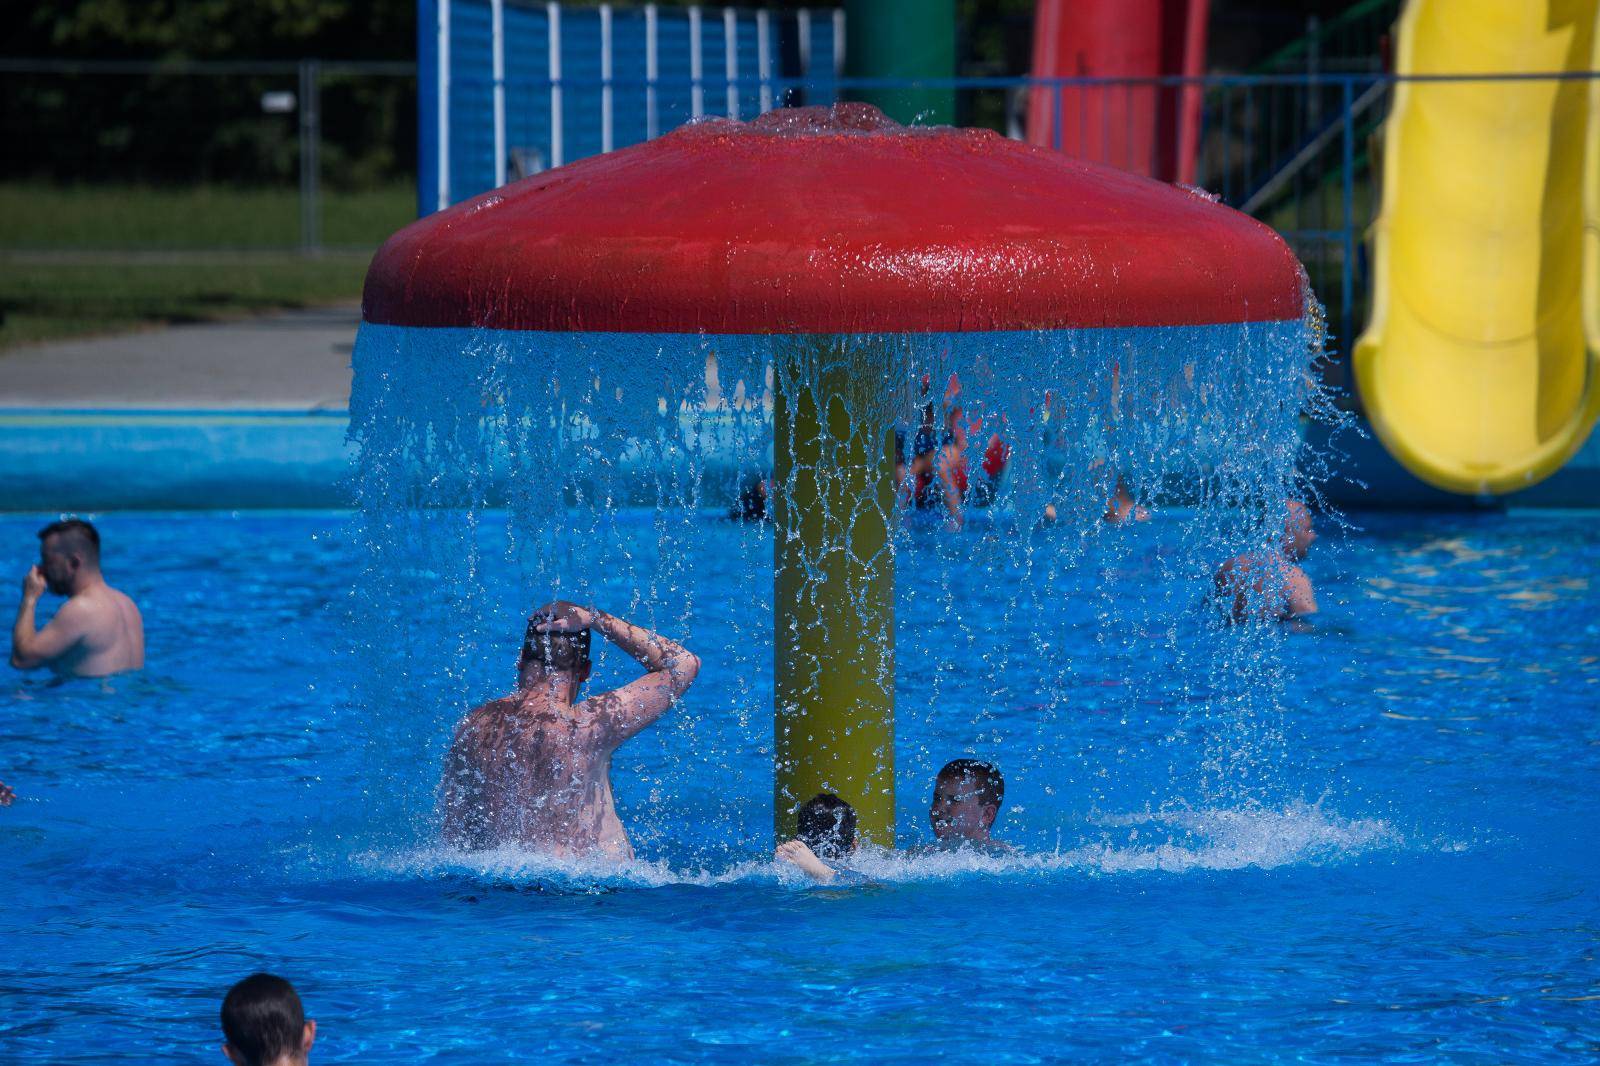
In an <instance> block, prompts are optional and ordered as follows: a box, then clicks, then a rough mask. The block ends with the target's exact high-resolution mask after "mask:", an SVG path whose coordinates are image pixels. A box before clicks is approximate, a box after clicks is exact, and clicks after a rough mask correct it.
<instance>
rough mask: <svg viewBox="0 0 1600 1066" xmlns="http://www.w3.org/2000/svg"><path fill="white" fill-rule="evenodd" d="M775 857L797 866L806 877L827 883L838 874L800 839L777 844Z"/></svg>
mask: <svg viewBox="0 0 1600 1066" xmlns="http://www.w3.org/2000/svg"><path fill="white" fill-rule="evenodd" d="M777 858H779V859H782V860H783V861H784V862H786V863H789V864H790V865H792V866H798V867H799V868H800V869H801V870H802V871H803V872H804V873H805V874H806V875H807V876H808V877H810V878H812V879H813V880H816V881H821V882H822V883H823V884H827V883H828V882H829V881H832V880H833V879H834V878H835V877H837V876H838V871H836V870H835V869H834V868H833V867H831V866H829V865H828V864H827V863H825V862H823V861H822V860H821V859H819V858H817V856H816V853H815V852H813V851H812V850H811V849H810V848H808V847H806V845H805V842H804V841H801V840H786V841H784V842H783V843H782V844H779V845H778V851H777Z"/></svg>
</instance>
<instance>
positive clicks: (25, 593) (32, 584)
mask: <svg viewBox="0 0 1600 1066" xmlns="http://www.w3.org/2000/svg"><path fill="white" fill-rule="evenodd" d="M45 587H46V586H45V580H44V571H43V570H40V569H39V567H38V565H37V564H36V565H34V566H30V567H28V576H26V577H24V578H23V579H22V598H23V599H25V600H38V599H39V598H40V597H42V596H43V595H44V590H45Z"/></svg>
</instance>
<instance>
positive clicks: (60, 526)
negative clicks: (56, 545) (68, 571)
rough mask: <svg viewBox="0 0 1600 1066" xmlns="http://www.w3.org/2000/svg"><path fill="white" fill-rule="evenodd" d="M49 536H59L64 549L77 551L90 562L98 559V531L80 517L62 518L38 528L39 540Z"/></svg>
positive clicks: (46, 538)
mask: <svg viewBox="0 0 1600 1066" xmlns="http://www.w3.org/2000/svg"><path fill="white" fill-rule="evenodd" d="M51 537H60V538H61V547H62V548H63V549H64V550H66V551H69V552H77V553H78V554H80V555H82V556H83V557H84V558H85V559H87V560H88V561H90V562H98V561H99V560H100V532H99V531H98V530H97V529H95V528H94V526H91V525H90V524H89V523H88V522H85V521H84V520H83V519H81V518H63V519H62V520H61V521H59V522H51V523H50V524H49V525H47V526H45V527H44V528H43V529H41V530H39V540H40V541H41V542H43V541H46V540H48V539H50V538H51Z"/></svg>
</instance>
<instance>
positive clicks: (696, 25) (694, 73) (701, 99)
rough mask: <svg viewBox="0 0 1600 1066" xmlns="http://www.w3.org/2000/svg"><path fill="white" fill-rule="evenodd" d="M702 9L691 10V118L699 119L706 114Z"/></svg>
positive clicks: (696, 7)
mask: <svg viewBox="0 0 1600 1066" xmlns="http://www.w3.org/2000/svg"><path fill="white" fill-rule="evenodd" d="M702 43H703V42H702V40H701V37H700V7H699V5H698V4H697V5H695V6H694V7H691V8H690V9H689V82H690V87H689V117H690V118H699V117H700V116H701V115H703V114H705V113H706V91H705V86H703V85H701V84H700V79H701V78H702V77H704V75H705V71H704V68H703V65H702V64H701V62H700V46H701V44H702Z"/></svg>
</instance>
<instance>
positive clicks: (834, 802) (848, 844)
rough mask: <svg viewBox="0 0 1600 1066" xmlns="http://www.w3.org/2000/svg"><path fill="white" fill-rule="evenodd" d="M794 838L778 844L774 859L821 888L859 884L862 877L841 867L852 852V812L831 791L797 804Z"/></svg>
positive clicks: (854, 824)
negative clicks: (793, 868) (795, 869)
mask: <svg viewBox="0 0 1600 1066" xmlns="http://www.w3.org/2000/svg"><path fill="white" fill-rule="evenodd" d="M797 816H798V823H799V824H798V826H797V829H798V835H797V836H796V837H795V839H793V840H787V841H785V842H783V843H782V844H779V845H778V850H777V853H776V858H778V859H780V860H782V861H784V862H787V863H789V864H791V865H793V866H795V867H798V868H799V869H800V870H802V871H804V873H805V874H806V876H808V877H810V878H811V879H812V880H813V881H818V882H820V883H822V884H825V885H841V884H862V883H864V882H865V881H866V878H865V877H863V876H862V875H861V874H859V873H857V872H856V871H854V870H852V869H850V868H849V867H847V866H845V865H843V862H844V860H845V859H847V858H849V857H850V856H851V855H852V854H854V853H855V850H856V811H855V808H854V807H852V806H850V804H848V803H846V802H845V801H844V800H842V799H840V798H839V797H838V796H835V795H834V794H833V793H832V792H819V793H817V794H816V795H815V796H812V797H811V798H810V799H808V800H806V802H805V803H803V804H801V806H800V810H799V811H798V812H797Z"/></svg>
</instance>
